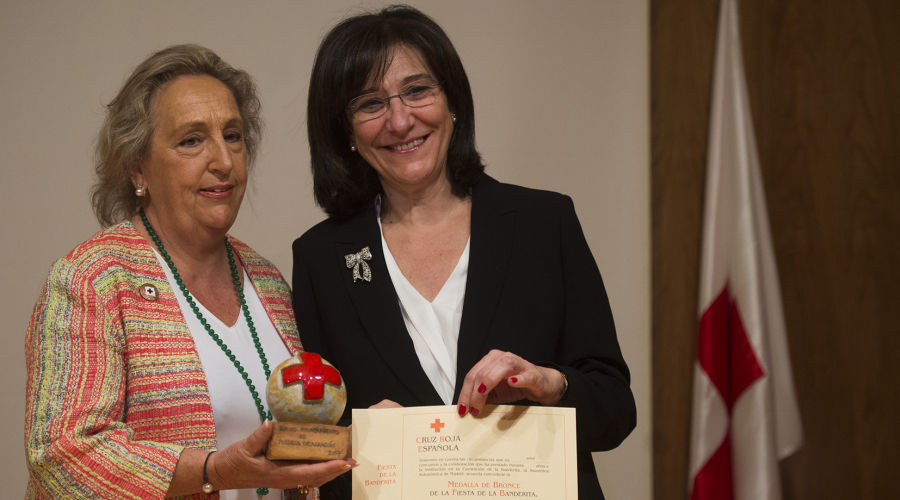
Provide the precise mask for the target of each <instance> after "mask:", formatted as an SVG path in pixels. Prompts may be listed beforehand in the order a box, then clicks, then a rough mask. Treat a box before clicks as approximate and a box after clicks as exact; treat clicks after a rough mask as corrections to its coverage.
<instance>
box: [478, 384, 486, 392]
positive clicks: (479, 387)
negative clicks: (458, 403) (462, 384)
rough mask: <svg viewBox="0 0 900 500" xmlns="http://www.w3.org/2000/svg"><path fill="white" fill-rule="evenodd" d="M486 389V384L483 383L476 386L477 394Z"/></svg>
mask: <svg viewBox="0 0 900 500" xmlns="http://www.w3.org/2000/svg"><path fill="white" fill-rule="evenodd" d="M486 390H487V386H485V385H484V384H481V385H479V386H478V394H484V391H486Z"/></svg>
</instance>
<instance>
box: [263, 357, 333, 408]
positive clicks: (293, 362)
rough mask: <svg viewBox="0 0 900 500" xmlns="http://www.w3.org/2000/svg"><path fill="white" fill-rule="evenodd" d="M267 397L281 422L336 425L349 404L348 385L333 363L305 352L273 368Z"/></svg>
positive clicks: (270, 406)
mask: <svg viewBox="0 0 900 500" xmlns="http://www.w3.org/2000/svg"><path fill="white" fill-rule="evenodd" d="M266 401H268V403H269V410H271V411H272V416H273V417H275V420H277V421H279V422H297V423H300V424H331V425H334V424H336V423H337V421H338V420H340V418H341V414H343V413H344V406H346V405H347V389H346V387H344V380H343V379H342V378H341V374H340V373H339V372H338V371H337V369H336V368H335V367H334V366H331V363H329V362H328V361H325V360H324V359H322V357H321V356H319V355H318V354H315V353H312V352H301V353H300V354H297V355H296V356H294V357H293V358H290V359H288V360H287V361H285V362H284V363H281V364H280V365H278V367H277V368H275V370H274V371H273V372H272V376H271V377H269V384H268V387H267V390H266Z"/></svg>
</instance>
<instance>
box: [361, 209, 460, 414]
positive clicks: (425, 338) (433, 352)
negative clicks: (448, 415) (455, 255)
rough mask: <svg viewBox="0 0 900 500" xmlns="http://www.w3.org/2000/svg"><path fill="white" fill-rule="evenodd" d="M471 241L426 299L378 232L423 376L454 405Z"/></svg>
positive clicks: (445, 401) (379, 217)
mask: <svg viewBox="0 0 900 500" xmlns="http://www.w3.org/2000/svg"><path fill="white" fill-rule="evenodd" d="M379 205H380V203H379ZM378 212H379V214H378V227H379V229H382V227H381V214H380V210H379V211H378ZM471 241H472V238H471V237H469V241H467V242H466V248H465V250H463V253H462V255H461V256H460V258H459V262H457V263H456V268H455V269H453V272H452V273H451V274H450V277H449V278H448V279H447V281H446V282H445V283H444V286H443V287H442V288H441V291H440V292H438V294H437V296H436V297H435V298H434V300H433V301H432V302H428V300H426V299H425V297H423V296H422V294H420V293H419V291H418V290H416V288H415V287H414V286H412V285H411V284H410V282H409V281H408V280H407V279H406V276H404V275H403V272H402V271H400V267H399V266H398V265H397V261H395V260H394V256H393V255H392V254H391V250H390V249H389V248H388V244H387V241H385V239H384V231H383V230H382V233H381V248H382V251H383V252H384V260H385V262H386V263H387V268H388V273H389V274H390V275H391V281H392V282H393V283H394V289H395V290H396V292H397V298H398V299H399V301H400V311H401V312H402V313H403V322H404V323H406V330H407V331H408V332H409V336H410V338H411V339H412V341H413V345H414V346H415V348H416V355H417V356H418V357H419V363H420V364H421V365H422V369H423V370H424V371H425V375H427V376H428V380H430V381H431V385H433V386H434V388H435V389H436V390H437V393H438V394H439V395H440V396H441V399H442V400H443V401H444V404H448V405H449V404H453V392H454V390H455V389H456V350H457V341H458V340H459V323H460V320H461V319H462V310H463V299H464V298H465V295H466V280H467V278H468V276H469V245H470V243H471Z"/></svg>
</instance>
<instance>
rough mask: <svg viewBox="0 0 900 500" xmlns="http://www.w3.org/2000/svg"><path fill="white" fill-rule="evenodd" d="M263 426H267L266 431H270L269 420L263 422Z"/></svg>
mask: <svg viewBox="0 0 900 500" xmlns="http://www.w3.org/2000/svg"><path fill="white" fill-rule="evenodd" d="M263 425H265V426H266V429H268V428H269V419H266V421H265V422H263Z"/></svg>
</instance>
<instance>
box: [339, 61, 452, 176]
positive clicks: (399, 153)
mask: <svg viewBox="0 0 900 500" xmlns="http://www.w3.org/2000/svg"><path fill="white" fill-rule="evenodd" d="M423 79H429V80H432V81H435V83H439V82H436V80H435V78H434V76H433V75H432V74H431V71H430V70H429V69H428V65H427V64H425V62H424V61H423V59H422V57H421V56H420V55H419V52H418V51H417V50H415V49H410V48H408V47H405V46H399V47H397V48H396V49H395V50H394V53H393V57H392V61H391V65H390V67H388V70H387V72H385V74H384V78H383V79H382V81H381V82H372V83H371V85H370V88H368V89H366V90H365V91H364V92H363V93H369V92H385V93H387V95H392V96H393V95H396V94H399V93H400V92H402V89H403V88H404V87H405V86H406V85H407V84H409V83H411V82H414V81H420V80H423ZM389 104H390V107H389V109H388V110H387V111H386V112H385V113H384V115H382V116H380V117H378V118H375V119H372V120H368V121H361V120H359V119H358V118H355V117H354V116H352V115H351V116H350V123H351V125H352V127H353V137H352V141H353V144H355V145H356V148H357V150H358V151H359V154H360V155H362V157H363V158H364V159H365V160H366V162H367V163H368V164H369V165H371V166H372V168H374V169H375V171H376V172H378V176H379V178H380V179H381V183H382V185H383V186H385V188H392V189H397V190H400V191H407V192H410V191H419V190H422V189H427V188H429V187H431V186H434V185H436V184H438V183H440V182H448V181H447V176H446V172H445V170H446V163H447V148H448V146H449V144H450V137H451V136H452V135H453V115H452V113H451V112H450V109H449V107H448V105H447V97H446V95H445V94H444V93H443V92H442V91H439V92H438V93H437V96H436V99H435V101H434V104H431V105H428V106H424V107H419V108H413V107H408V106H406V105H405V104H404V103H403V102H402V101H401V100H400V98H399V97H395V98H391V100H390V103H389Z"/></svg>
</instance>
